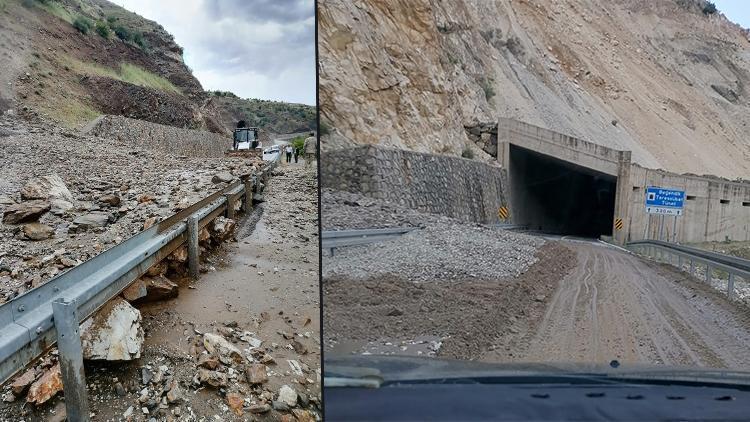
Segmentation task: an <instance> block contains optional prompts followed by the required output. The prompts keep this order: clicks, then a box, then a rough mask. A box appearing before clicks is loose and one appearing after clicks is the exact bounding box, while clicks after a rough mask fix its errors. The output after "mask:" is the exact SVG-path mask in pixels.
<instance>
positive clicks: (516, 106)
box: [318, 0, 750, 178]
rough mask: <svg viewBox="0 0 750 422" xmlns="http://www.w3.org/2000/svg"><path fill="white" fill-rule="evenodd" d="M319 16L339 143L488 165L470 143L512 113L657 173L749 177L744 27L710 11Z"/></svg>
mask: <svg viewBox="0 0 750 422" xmlns="http://www.w3.org/2000/svg"><path fill="white" fill-rule="evenodd" d="M318 5H319V6H318V7H319V13H318V17H319V20H318V25H319V62H320V82H319V84H320V88H319V89H320V112H321V120H322V122H323V123H324V124H325V125H326V126H328V127H330V128H331V130H332V135H331V136H329V137H327V139H325V140H324V142H327V143H328V147H329V148H330V147H335V146H340V145H342V144H352V143H354V144H381V145H388V146H395V147H400V148H406V149H412V150H416V151H423V152H437V153H446V154H454V155H459V154H461V153H462V152H464V151H465V150H467V149H471V150H473V151H474V152H478V153H479V154H480V156H483V157H484V158H487V157H488V156H487V155H486V154H485V153H484V152H479V151H481V148H482V146H483V145H481V144H482V142H478V143H479V144H480V145H477V142H474V140H476V139H477V136H471V137H470V136H469V135H470V133H471V131H472V129H474V131H475V132H476V127H484V126H486V125H485V124H487V123H490V124H491V123H492V122H493V121H496V120H497V117H498V116H503V117H510V118H514V119H518V120H522V121H525V122H528V123H531V124H535V125H539V126H543V127H547V128H550V129H552V130H555V131H558V132H563V133H567V134H570V135H573V136H577V137H581V138H584V139H586V140H589V141H592V142H596V143H599V144H602V145H606V146H609V147H613V148H618V149H628V150H632V151H633V159H634V161H635V162H637V163H639V164H642V165H644V166H647V167H660V168H665V169H667V170H671V171H676V172H690V173H697V174H715V175H719V176H725V177H731V178H735V177H747V176H748V175H750V137H747V136H746V133H747V130H748V122H750V113H748V112H750V91H748V85H749V84H750V42H749V41H748V36H747V31H745V30H743V29H742V28H740V27H739V26H737V25H735V24H733V23H731V22H730V21H728V20H727V19H726V18H725V17H724V16H723V15H721V14H720V13H704V11H703V8H704V6H705V2H703V1H702V0H658V1H651V0H615V1H606V2H603V1H598V0H541V1H525V0H451V1H440V0H351V1H350V0H321V1H319V2H318ZM325 147H326V145H325V144H324V148H325Z"/></svg>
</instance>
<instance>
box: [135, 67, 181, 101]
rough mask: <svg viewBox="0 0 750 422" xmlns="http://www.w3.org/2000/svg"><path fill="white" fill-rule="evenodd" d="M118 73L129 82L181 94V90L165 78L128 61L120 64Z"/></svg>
mask: <svg viewBox="0 0 750 422" xmlns="http://www.w3.org/2000/svg"><path fill="white" fill-rule="evenodd" d="M120 74H121V75H122V77H123V80H124V81H125V82H130V83H131V84H135V85H140V86H146V87H149V88H155V89H160V90H162V91H170V92H174V93H177V94H182V91H180V89H179V88H177V87H176V86H174V84H173V83H172V82H170V81H169V80H167V79H166V78H163V77H161V76H159V75H157V74H155V73H151V72H149V71H148V70H146V69H143V68H141V67H138V66H135V65H132V64H130V63H123V64H121V65H120Z"/></svg>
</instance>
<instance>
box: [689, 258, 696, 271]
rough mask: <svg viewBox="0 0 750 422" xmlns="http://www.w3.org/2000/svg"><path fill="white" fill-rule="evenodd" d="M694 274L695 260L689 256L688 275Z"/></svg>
mask: <svg viewBox="0 0 750 422" xmlns="http://www.w3.org/2000/svg"><path fill="white" fill-rule="evenodd" d="M693 274H695V261H694V260H693V259H692V258H691V259H690V275H693Z"/></svg>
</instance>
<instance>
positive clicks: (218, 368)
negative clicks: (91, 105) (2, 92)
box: [0, 119, 321, 420]
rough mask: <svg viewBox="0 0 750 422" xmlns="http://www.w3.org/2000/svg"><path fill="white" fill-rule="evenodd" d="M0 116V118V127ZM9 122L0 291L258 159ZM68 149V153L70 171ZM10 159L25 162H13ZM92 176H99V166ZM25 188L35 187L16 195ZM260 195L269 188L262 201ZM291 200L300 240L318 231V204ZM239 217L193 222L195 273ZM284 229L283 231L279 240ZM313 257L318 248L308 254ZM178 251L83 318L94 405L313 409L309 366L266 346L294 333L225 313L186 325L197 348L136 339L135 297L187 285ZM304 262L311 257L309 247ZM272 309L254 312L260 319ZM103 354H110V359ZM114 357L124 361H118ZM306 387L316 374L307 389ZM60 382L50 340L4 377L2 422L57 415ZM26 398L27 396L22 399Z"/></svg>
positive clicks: (215, 410) (133, 414)
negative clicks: (197, 327)
mask: <svg viewBox="0 0 750 422" xmlns="http://www.w3.org/2000/svg"><path fill="white" fill-rule="evenodd" d="M6 123H7V122H6V121H4V120H2V119H0V126H1V125H2V124H6ZM10 124H11V125H18V126H19V127H22V129H20V130H18V131H17V132H14V133H13V134H12V135H11V136H8V137H6V138H4V139H3V141H4V150H3V152H4V153H6V154H8V155H3V156H2V157H0V160H5V159H8V160H10V161H9V162H8V163H7V164H8V165H7V166H5V167H2V168H0V180H2V183H0V213H2V214H3V215H4V216H6V215H7V217H6V218H5V221H4V222H3V224H0V303H1V302H3V301H5V300H9V299H11V298H13V297H16V296H17V295H19V294H22V293H24V292H25V291H27V290H28V289H30V288H32V287H36V286H38V285H40V284H42V283H44V282H46V281H47V280H49V279H50V278H52V277H54V276H55V275H57V274H59V273H61V272H62V271H65V270H67V269H68V268H71V267H74V266H75V265H78V264H80V263H81V262H83V261H84V260H86V259H88V258H90V257H92V256H93V255H95V254H97V253H100V252H102V251H103V250H105V249H106V248H108V247H111V246H112V245H115V244H117V243H120V242H122V241H123V240H124V239H127V238H128V237H130V236H131V235H132V234H134V233H137V232H138V231H140V230H142V229H144V228H148V227H150V226H152V225H153V224H156V223H157V222H158V221H159V220H160V219H162V218H164V217H165V216H167V215H170V214H172V213H173V212H175V211H178V210H180V209H184V208H185V207H187V206H189V205H190V204H192V203H194V202H196V201H197V200H199V199H201V198H202V197H204V196H206V195H207V194H208V193H210V192H213V191H215V190H216V189H220V188H221V187H222V186H223V184H224V183H227V182H231V181H232V180H234V179H236V177H238V176H240V175H245V174H250V173H253V172H255V171H257V170H258V169H259V168H260V167H261V166H262V164H261V163H259V162H254V161H252V160H248V159H247V158H244V159H205V158H201V159H191V158H188V157H184V156H182V157H175V156H169V155H166V156H165V155H161V154H157V153H151V152H150V151H145V150H138V151H136V153H135V154H127V153H126V152H127V151H128V147H127V146H125V145H121V146H120V148H118V147H117V146H116V145H107V146H106V147H104V146H103V145H104V144H106V142H103V140H101V139H96V138H90V137H84V136H78V135H73V134H67V136H59V133H58V132H56V131H55V129H54V127H53V128H52V129H50V128H49V127H45V129H44V131H42V130H41V128H35V127H33V126H28V125H26V124H25V123H20V122H12V123H10ZM50 131H51V132H52V133H49V132H50ZM43 132H44V133H43ZM58 138H60V139H58ZM58 140H59V142H58V143H57V146H58V147H59V152H57V151H58V149H56V150H55V151H53V152H49V151H46V152H45V153H44V154H36V153H33V151H37V150H40V149H41V148H42V146H43V145H44V144H47V143H49V142H56V141H58ZM66 140H67V141H66ZM107 142H109V141H107ZM115 143H117V142H115ZM6 146H7V148H6ZM123 152H125V153H123ZM63 157H64V158H65V159H63ZM68 159H71V160H74V161H76V162H77V168H76V169H75V171H72V169H71V166H70V165H69V161H68ZM18 163H21V164H23V165H24V166H26V167H28V168H26V169H25V171H24V172H18V171H17V170H18V168H17V166H18V165H19V164H18ZM28 169H31V170H30V171H29V170H28ZM105 169H106V170H105ZM133 169H136V170H133ZM219 173H223V174H221V176H220V177H219V178H220V179H221V180H214V179H215V178H214V176H217V175H218V174H219ZM102 174H106V175H107V176H106V177H101V176H97V175H102ZM282 174H283V173H282ZM19 175H23V177H20V176H19ZM307 179H308V178H304V179H302V180H300V179H297V180H296V181H295V180H294V178H291V179H290V181H292V182H295V183H302V184H305V185H307V184H308V182H310V181H312V180H313V179H314V175H313V176H312V177H309V179H310V180H307ZM27 185H28V186H29V187H28V189H25V191H28V192H35V193H30V194H29V195H26V194H23V195H24V198H22V195H21V192H20V191H21V190H22V188H24V187H25V186H27ZM32 187H33V189H32ZM312 187H313V188H314V186H312ZM65 189H67V191H68V193H69V195H68V194H66V193H65ZM289 192H292V191H291V190H290V191H289ZM314 193H315V189H312V190H310V192H309V194H310V195H308V193H307V192H306V193H305V194H303V195H302V196H300V195H297V196H296V199H297V200H299V199H301V198H302V197H304V199H305V201H307V200H308V199H309V198H308V196H310V197H312V196H313V195H314ZM27 196H28V197H31V196H38V197H39V198H40V199H25V197H27ZM269 198H270V197H269V196H266V198H265V199H266V201H268V200H269ZM270 199H271V200H273V198H270ZM293 203H294V202H293ZM297 204H299V206H295V207H293V208H290V209H289V210H290V211H291V212H292V213H293V215H292V216H291V217H290V218H291V219H290V220H289V221H293V222H295V223H294V224H295V226H299V229H300V230H303V231H309V232H310V233H306V236H304V237H306V238H307V240H305V241H306V242H310V238H311V237H312V236H313V235H314V233H315V232H316V231H317V229H316V227H317V217H316V213H315V212H314V210H315V205H314V204H312V205H309V204H307V203H305V204H304V205H303V204H302V203H299V202H297ZM295 205H296V204H295ZM237 206H239V203H238V204H237ZM305 213H308V214H307V215H304V214H305ZM9 221H10V222H9ZM11 222H12V224H11ZM273 225H274V223H270V224H269V226H273ZM237 227H238V224H237V221H236V220H232V219H228V218H225V217H219V218H217V219H215V220H214V221H213V222H212V223H211V224H209V225H208V226H206V227H205V228H204V229H203V230H201V232H200V234H199V241H200V245H201V250H202V259H203V262H202V264H201V272H213V271H216V270H217V269H216V267H217V266H219V263H220V262H221V261H222V258H221V255H220V253H219V254H217V253H216V252H213V251H216V248H215V247H216V246H218V245H221V244H223V243H224V242H227V241H233V240H235V236H236V231H237ZM295 228H297V227H295ZM279 229H280V230H284V231H285V230H286V229H284V228H282V227H279ZM293 234H294V236H295V237H296V236H297V233H293ZM286 236H287V234H286V233H285V232H283V233H281V237H282V238H284V237H286ZM290 238H291V236H290ZM310 244H311V247H314V248H315V249H317V247H316V246H315V245H314V244H313V243H312V242H310ZM310 256H315V255H314V252H311V253H310ZM186 262H187V250H186V248H184V247H183V248H178V249H177V250H176V251H175V252H173V253H172V255H170V256H169V257H168V258H167V259H165V260H163V261H162V262H160V263H158V264H156V265H154V266H153V267H152V268H150V269H149V270H148V272H147V274H146V275H145V276H144V277H143V278H141V279H139V280H136V282H134V283H133V284H132V285H131V286H129V287H128V288H127V289H125V291H123V293H122V295H121V297H122V298H121V299H120V298H118V299H116V300H115V301H113V302H111V303H110V304H108V305H107V307H105V309H103V310H102V312H101V314H100V315H97V317H95V318H92V319H90V320H88V321H87V322H86V324H85V327H83V328H84V331H83V332H84V333H87V334H85V336H87V338H86V339H85V340H84V343H85V344H84V347H85V353H86V358H87V360H86V362H85V364H86V372H87V382H88V390H89V399H90V403H91V405H92V413H93V414H94V415H95V416H98V417H100V418H102V417H103V418H105V419H115V420H121V419H126V420H205V418H206V415H208V417H209V419H210V418H211V415H213V419H215V420H228V419H229V420H231V419H232V417H231V415H234V416H235V417H237V418H240V420H245V419H247V418H249V417H250V416H249V415H250V414H255V415H258V417H261V416H262V415H267V416H268V417H270V418H271V419H278V418H279V417H280V416H281V419H286V420H295V419H296V420H319V419H320V413H319V409H320V406H321V404H320V396H319V394H320V392H319V391H320V390H319V383H320V370H319V369H318V367H317V365H316V366H314V367H309V366H307V365H306V364H304V363H298V364H297V366H296V367H295V370H294V371H292V369H291V367H289V366H288V365H287V363H286V361H285V360H281V361H280V363H277V362H276V360H275V358H274V357H273V354H275V353H274V350H275V351H276V353H279V350H280V349H282V348H283V349H284V350H286V349H287V347H288V349H289V350H293V349H294V346H293V345H292V342H291V341H290V342H286V343H281V342H279V343H276V342H273V341H271V340H266V339H265V338H263V336H261V335H259V334H256V329H257V326H252V327H251V326H243V325H242V324H238V323H237V322H236V321H228V322H227V324H226V326H218V327H215V328H216V330H215V331H213V332H206V333H200V334H197V332H196V334H195V335H194V336H191V337H192V340H193V344H192V350H193V351H195V352H197V353H194V354H186V353H185V352H184V351H175V350H173V349H168V348H160V347H158V346H155V347H154V346H151V347H148V346H147V347H146V348H142V346H141V345H140V343H142V342H143V337H144V334H145V337H146V338H147V337H148V335H149V332H150V331H152V330H153V327H152V326H151V325H149V324H148V323H147V322H151V321H150V320H151V319H152V318H153V316H151V315H149V317H148V320H149V321H142V319H143V317H142V316H141V315H140V313H139V311H138V309H135V308H134V307H133V306H135V307H141V306H142V305H144V304H149V305H150V304H154V303H156V304H159V303H161V301H163V300H167V299H169V298H172V297H174V296H175V295H176V294H179V289H180V288H181V287H185V286H186V285H187V286H188V287H193V283H192V282H186V281H185V278H184V275H185V270H186V268H185V267H186ZM302 262H305V263H311V261H310V260H309V259H308V258H306V257H303V259H302ZM286 271H289V268H286V267H280V268H279V272H280V273H281V272H286ZM305 277H307V275H306V274H305ZM198 282H200V281H198ZM128 302H130V303H132V304H133V305H130V304H128ZM156 306H160V305H156ZM227 306H229V304H227ZM164 312H165V313H169V310H168V309H165V311H164ZM275 318H276V316H271V315H268V313H265V316H262V317H261V318H259V321H269V320H271V319H275ZM279 318H280V319H283V320H286V319H290V318H289V317H287V316H280V317H279ZM294 318H295V323H296V322H297V321H296V319H297V318H301V322H304V321H305V320H307V321H309V318H306V319H305V318H302V317H300V316H294ZM144 323H145V324H144ZM307 324H309V322H308V323H307ZM307 324H305V325H307ZM295 335H297V336H299V339H300V340H298V342H299V343H300V345H302V347H303V348H304V349H305V350H307V349H308V348H309V347H311V346H310V345H306V344H304V343H305V342H306V341H308V340H306V339H307V338H308V337H309V334H308V333H304V335H303V334H296V333H295ZM207 339H208V340H207ZM276 341H278V340H276ZM207 344H208V347H207ZM297 347H300V346H297ZM209 348H212V351H211V352H209V350H208V349H209ZM316 348H317V346H316ZM287 355H288V352H283V353H282V356H284V357H286V356H287ZM318 356H319V354H318ZM113 359H116V360H117V361H118V362H117V363H116V364H114V363H109V362H112V360H113ZM123 359H133V360H132V361H131V362H130V363H128V362H127V361H125V362H123V361H122V360H123ZM289 374H291V377H294V378H293V379H292V378H290V376H289ZM279 379H283V380H284V382H285V383H286V384H285V385H287V387H288V389H291V390H293V391H294V392H295V394H296V397H298V400H297V401H296V402H295V403H291V401H290V400H289V397H290V396H291V395H290V394H289V391H288V390H287V389H285V390H284V396H283V397H284V398H285V400H286V402H281V401H279V397H280V387H279V385H277V382H278V381H277V380H279ZM290 381H291V383H290ZM11 385H12V386H11ZM313 385H317V386H316V387H315V389H312V390H310V388H311V386H313ZM61 387H62V386H61V382H60V380H59V366H58V365H57V351H56V350H55V349H53V350H52V351H51V353H49V354H48V355H46V356H44V357H43V358H41V359H40V360H38V361H37V362H36V363H35V366H33V367H32V368H30V369H29V370H27V371H23V372H21V373H19V374H18V376H17V378H16V379H14V380H13V381H12V382H11V383H8V385H6V386H5V388H4V391H2V394H1V395H2V398H3V402H4V403H2V404H0V420H5V419H8V418H9V419H13V420H15V419H18V418H26V419H29V418H30V419H32V420H35V419H37V418H41V419H46V418H56V419H60V418H62V419H64V405H62V404H63V402H62V401H61V400H59V399H55V397H59V396H61V394H59V393H61ZM63 394H64V393H63ZM22 398H23V399H25V400H23V401H22V400H20V399H22ZM238 398H239V399H240V400H238ZM25 401H28V402H29V403H33V405H25V406H24V405H23V402H25ZM61 405H62V407H61ZM230 406H231V407H230ZM115 409H119V410H117V413H113V411H114V410H115ZM279 412H281V413H279ZM239 415H242V416H239ZM289 418H293V419H289Z"/></svg>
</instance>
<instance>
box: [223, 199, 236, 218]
mask: <svg viewBox="0 0 750 422" xmlns="http://www.w3.org/2000/svg"><path fill="white" fill-rule="evenodd" d="M232 196H233V195H231V194H228V193H225V194H224V198H226V200H227V201H226V202H227V218H231V219H232V220H234V201H233V200H232Z"/></svg>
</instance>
